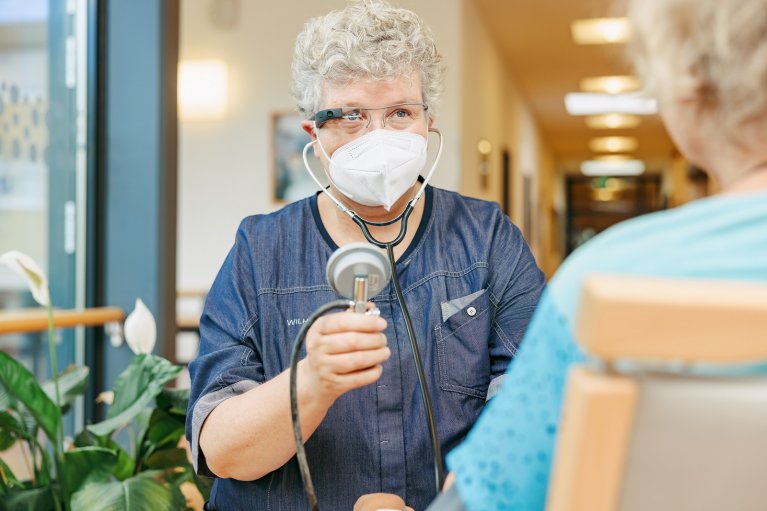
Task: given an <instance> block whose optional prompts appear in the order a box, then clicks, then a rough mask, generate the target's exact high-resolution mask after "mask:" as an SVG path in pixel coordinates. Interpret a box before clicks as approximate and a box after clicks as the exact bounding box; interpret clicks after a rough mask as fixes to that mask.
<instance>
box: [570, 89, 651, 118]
mask: <svg viewBox="0 0 767 511" xmlns="http://www.w3.org/2000/svg"><path fill="white" fill-rule="evenodd" d="M565 108H566V109H567V113H568V114H570V115H601V114H634V115H654V114H656V113H657V112H658V102H657V101H656V100H655V98H651V97H648V96H646V95H643V94H638V93H630V94H597V93H591V92H571V93H569V94H566V95H565Z"/></svg>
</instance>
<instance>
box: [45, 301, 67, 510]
mask: <svg viewBox="0 0 767 511" xmlns="http://www.w3.org/2000/svg"><path fill="white" fill-rule="evenodd" d="M46 308H47V309H48V354H49V356H50V357H51V371H52V372H53V387H54V389H56V411H57V412H58V414H59V427H58V431H56V443H55V444H54V450H55V454H56V474H57V479H58V480H59V487H60V488H61V496H62V500H63V501H64V509H69V492H68V491H67V488H66V484H65V483H64V481H63V475H64V473H63V470H64V423H63V421H62V417H61V391H60V390H59V364H58V362H57V361H56V341H55V333H54V330H53V307H52V306H51V304H50V303H48V305H47V306H46ZM53 500H54V503H55V504H56V510H57V511H58V510H60V509H61V508H60V506H59V502H58V499H56V498H54V499H53Z"/></svg>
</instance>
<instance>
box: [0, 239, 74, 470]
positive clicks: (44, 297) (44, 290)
mask: <svg viewBox="0 0 767 511" xmlns="http://www.w3.org/2000/svg"><path fill="white" fill-rule="evenodd" d="M0 264H4V265H6V266H8V267H9V268H10V269H12V270H13V271H15V272H16V273H18V274H19V275H21V276H22V277H24V279H25V280H26V281H27V286H29V290H30V291H32V298H34V299H35V301H36V302H37V303H39V304H40V305H42V306H43V307H45V309H46V312H47V313H48V356H49V357H50V358H51V373H52V374H53V387H54V389H55V391H56V394H55V396H56V401H55V403H56V406H59V403H61V390H60V389H59V365H58V362H57V361H56V346H55V344H54V332H53V307H52V306H51V294H50V291H49V290H48V277H46V276H45V273H44V272H43V270H42V268H40V265H39V264H37V262H36V261H35V260H34V259H32V258H31V257H29V256H28V255H27V254H25V253H23V252H19V251H18V250H11V251H10V252H6V253H5V254H3V255H0ZM56 437H57V442H56V445H55V446H54V450H55V451H56V458H57V463H60V462H62V461H63V458H62V453H63V452H64V430H63V429H62V428H61V427H59V428H58V431H56Z"/></svg>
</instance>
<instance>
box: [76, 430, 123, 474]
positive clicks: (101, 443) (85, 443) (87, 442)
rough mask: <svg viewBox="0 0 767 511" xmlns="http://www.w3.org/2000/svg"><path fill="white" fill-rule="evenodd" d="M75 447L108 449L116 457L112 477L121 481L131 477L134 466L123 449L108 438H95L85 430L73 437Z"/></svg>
mask: <svg viewBox="0 0 767 511" xmlns="http://www.w3.org/2000/svg"><path fill="white" fill-rule="evenodd" d="M75 446H76V447H103V448H105V449H109V450H110V451H112V452H113V453H115V455H116V456H117V462H116V463H115V465H114V467H112V475H114V476H115V477H116V478H117V479H118V480H120V481H122V480H124V479H128V478H129V477H130V476H132V475H133V469H134V468H135V466H136V464H135V462H134V461H133V458H131V457H130V456H129V455H128V453H127V452H125V449H123V448H122V447H121V446H120V444H118V443H117V442H115V441H114V440H113V439H112V438H110V437H108V436H96V435H94V434H93V433H91V432H90V431H88V430H87V429H85V430H83V431H81V432H80V434H78V435H77V437H75Z"/></svg>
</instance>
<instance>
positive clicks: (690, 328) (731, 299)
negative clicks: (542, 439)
mask: <svg viewBox="0 0 767 511" xmlns="http://www.w3.org/2000/svg"><path fill="white" fill-rule="evenodd" d="M576 337H577V338H578V341H579V343H580V344H581V345H582V347H583V348H584V349H585V350H586V351H587V352H588V353H589V354H590V355H591V356H592V357H594V358H595V359H597V360H598V361H601V363H598V364H596V365H595V367H585V366H584V367H577V368H575V369H574V370H573V371H572V373H571V374H570V377H569V380H568V388H567V392H566V397H565V403H564V407H563V411H562V420H561V425H560V433H559V438H558V443H557V450H556V455H555V461H554V466H553V469H552V478H551V483H550V487H549V496H548V502H547V509H548V510H549V511H581V510H582V511H586V510H588V511H638V510H652V511H666V510H669V511H670V510H674V511H686V510H695V511H708V510H711V511H713V510H721V509H733V510H736V509H737V510H738V511H752V510H753V511H756V510H763V509H767V481H764V479H765V478H766V477H767V364H765V366H764V370H765V373H766V374H765V375H764V376H761V375H756V376H751V377H745V376H743V375H742V374H740V375H738V372H737V371H734V370H730V371H729V373H730V375H729V376H724V375H723V373H727V370H726V368H727V367H730V368H731V367H732V363H740V364H748V363H758V362H763V361H767V283H765V284H752V283H732V282H720V281H710V282H709V281H694V280H690V279H667V278H662V279H659V278H647V277H629V276H607V275H605V276H594V277H590V278H588V279H587V280H586V281H585V283H584V287H583V296H582V300H581V305H580V309H579V319H578V324H577V327H576ZM690 363H696V365H695V366H694V367H695V370H694V371H692V370H690V369H691V368H692V367H693V366H691V365H690ZM701 364H703V365H701ZM706 364H707V365H706ZM722 364H725V365H722ZM617 368H621V370H620V371H619V370H617ZM756 372H757V373H758V371H756ZM715 375H716V376H715Z"/></svg>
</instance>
